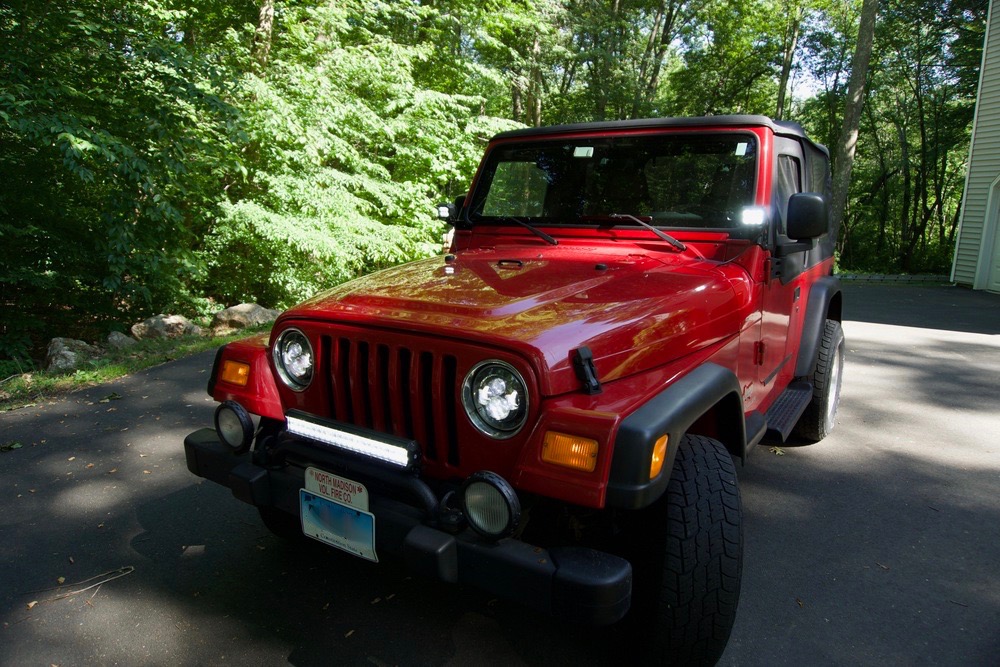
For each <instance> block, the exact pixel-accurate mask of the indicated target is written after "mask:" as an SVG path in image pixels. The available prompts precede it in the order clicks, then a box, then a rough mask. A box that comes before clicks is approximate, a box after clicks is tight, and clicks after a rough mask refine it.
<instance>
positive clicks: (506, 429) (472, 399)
mask: <svg viewBox="0 0 1000 667" xmlns="http://www.w3.org/2000/svg"><path fill="white" fill-rule="evenodd" d="M462 405H463V406H464V407H465V412H466V414H467V415H468V416H469V419H470V420H471V421H472V423H473V424H474V425H475V427H476V428H478V429H479V430H480V431H482V432H483V433H485V434H486V435H488V436H490V437H493V438H497V439H500V440H502V439H504V438H510V437H512V436H513V435H515V434H516V433H517V432H518V431H520V430H521V427H522V426H524V422H525V420H526V419H527V418H528V390H527V385H525V383H524V378H522V377H521V374H520V373H518V372H517V371H516V370H515V369H514V367H513V366H511V365H510V364H508V363H506V362H503V361H497V360H491V361H484V362H482V363H480V364H477V365H476V366H475V367H474V368H473V369H472V370H471V371H469V374H468V375H466V376H465V382H464V383H463V385H462Z"/></svg>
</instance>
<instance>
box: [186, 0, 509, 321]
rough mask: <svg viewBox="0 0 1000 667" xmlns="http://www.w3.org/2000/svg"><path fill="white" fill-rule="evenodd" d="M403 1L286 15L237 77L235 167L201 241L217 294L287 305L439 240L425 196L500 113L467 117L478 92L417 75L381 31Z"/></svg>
mask: <svg viewBox="0 0 1000 667" xmlns="http://www.w3.org/2000/svg"><path fill="white" fill-rule="evenodd" d="M413 11H414V8H412V7H396V6H384V7H381V8H380V10H379V11H372V10H371V9H370V8H369V9H368V10H366V11H362V7H361V6H360V5H354V4H352V3H338V4H337V5H328V6H324V7H320V8H307V9H301V10H298V11H297V12H289V13H288V15H286V17H285V22H286V25H287V26H288V31H287V32H286V33H284V34H283V35H281V36H280V37H279V38H278V39H276V41H275V43H274V44H273V46H272V52H271V57H272V60H271V62H270V64H269V66H268V68H267V70H266V71H265V72H264V74H263V76H261V75H259V74H256V73H252V72H251V73H248V74H247V75H246V76H245V78H244V80H243V84H244V85H243V86H242V90H241V97H240V102H239V103H240V106H241V108H242V109H243V113H244V116H243V125H244V127H245V128H246V133H247V137H248V141H247V144H246V147H245V148H244V153H245V154H246V155H247V156H248V158H247V161H246V166H247V168H248V176H247V179H246V182H245V183H242V184H240V185H239V187H238V188H236V189H235V191H233V192H231V193H230V197H231V199H232V202H231V203H228V204H226V205H225V206H223V207H222V211H221V215H220V216H219V218H218V220H217V221H216V223H215V225H214V226H213V228H212V230H211V232H210V234H209V235H208V239H207V242H206V244H205V247H204V249H203V256H204V257H205V258H206V262H207V264H208V266H209V271H208V280H207V282H206V289H207V290H209V291H210V292H211V293H212V294H213V296H215V297H216V298H217V299H219V300H220V301H222V302H227V303H229V302H233V301H239V300H255V301H258V302H260V303H262V304H265V305H269V306H272V305H273V306H287V305H290V304H291V303H293V302H294V301H296V300H300V299H302V298H303V297H305V296H308V295H310V294H311V293H313V292H315V291H316V290H317V289H318V288H319V287H320V286H329V285H331V284H335V283H338V282H341V281H343V280H346V279H348V278H351V277H354V276H357V275H359V274H362V273H365V272H368V271H371V270H374V269H377V268H382V267H385V266H389V265H392V264H395V263H399V262H402V261H406V260H409V259H415V258H417V257H423V256H426V255H428V254H429V253H431V252H434V251H436V250H437V249H438V248H439V247H440V240H439V238H438V236H439V235H440V234H442V233H443V229H442V228H441V226H440V223H438V222H437V221H436V220H435V219H434V218H433V215H432V212H433V206H434V204H435V203H436V202H437V201H438V200H440V199H442V198H443V197H444V198H448V197H451V196H453V195H455V194H458V193H459V192H462V191H464V189H465V188H467V187H468V178H469V175H470V174H471V173H472V172H473V171H474V169H475V165H476V162H477V160H478V157H479V154H480V153H481V152H482V147H483V146H484V145H485V140H486V139H487V138H488V137H489V136H491V135H492V134H493V133H494V132H495V131H497V130H498V129H500V128H501V127H504V124H503V123H500V122H497V121H496V120H492V119H488V118H481V117H478V116H477V113H476V109H477V108H478V107H479V106H480V105H481V100H480V99H478V98H474V97H470V96H463V95H454V94H447V93H442V92H438V91H434V90H428V89H425V88H421V87H420V86H419V85H418V83H417V81H416V78H415V77H416V74H417V71H418V70H419V69H420V68H419V65H420V64H421V63H422V62H423V61H424V60H425V59H426V58H427V53H428V50H427V48H426V47H424V46H408V45H405V44H400V43H397V42H395V41H393V40H392V39H391V38H390V36H389V35H387V34H385V33H384V32H382V30H383V28H382V26H383V25H392V24H394V23H400V22H401V21H403V20H404V19H406V18H407V16H409V14H411V13H412V12H413ZM424 14H426V12H424ZM358 16H361V17H363V19H364V20H359V21H354V20H350V19H351V18H352V17H358ZM507 127H509V124H508V125H507Z"/></svg>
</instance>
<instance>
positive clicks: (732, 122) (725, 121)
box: [493, 115, 829, 155]
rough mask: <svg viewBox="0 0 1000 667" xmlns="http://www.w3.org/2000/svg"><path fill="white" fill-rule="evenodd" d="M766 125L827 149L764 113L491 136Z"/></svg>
mask: <svg viewBox="0 0 1000 667" xmlns="http://www.w3.org/2000/svg"><path fill="white" fill-rule="evenodd" d="M720 126H721V127H732V128H741V127H767V128H770V129H771V131H772V132H774V133H775V134H778V135H782V136H787V137H795V138H797V139H802V140H803V141H806V142H808V143H809V144H811V145H812V146H814V147H816V148H817V149H818V150H820V151H822V152H823V153H825V154H826V155H829V151H827V150H826V147H825V146H822V145H820V144H817V143H816V142H814V141H813V140H812V139H810V138H809V137H808V136H806V133H805V130H803V129H802V126H801V125H799V124H798V123H794V122H790V121H781V120H772V119H771V118H768V117H767V116H749V115H744V116H696V117H688V118H640V119H635V120H613V121H602V122H597V123H573V124H570V125H551V126H549V127H529V128H526V129H523V130H509V131H507V132H501V133H500V134H498V135H496V136H495V137H493V140H494V141H496V140H497V139H519V138H524V139H530V138H534V137H542V136H552V135H556V134H571V133H576V132H615V131H616V130H636V129H650V130H655V129H659V128H664V129H666V128H673V127H720Z"/></svg>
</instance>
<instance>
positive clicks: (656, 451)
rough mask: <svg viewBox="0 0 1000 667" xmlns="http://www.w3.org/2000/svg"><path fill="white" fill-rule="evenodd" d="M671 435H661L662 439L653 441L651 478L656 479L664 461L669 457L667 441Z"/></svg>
mask: <svg viewBox="0 0 1000 667" xmlns="http://www.w3.org/2000/svg"><path fill="white" fill-rule="evenodd" d="M669 439H670V438H669V436H666V435H664V436H660V439H659V440H657V441H656V442H654V443H653V456H652V457H650V459H649V478H650V479H654V478H655V477H656V476H657V475H659V474H660V471H661V470H663V462H664V461H665V460H666V458H667V441H668V440H669Z"/></svg>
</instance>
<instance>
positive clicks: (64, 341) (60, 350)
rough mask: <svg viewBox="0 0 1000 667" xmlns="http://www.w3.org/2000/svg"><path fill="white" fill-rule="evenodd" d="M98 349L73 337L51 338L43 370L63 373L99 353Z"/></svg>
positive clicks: (94, 357)
mask: <svg viewBox="0 0 1000 667" xmlns="http://www.w3.org/2000/svg"><path fill="white" fill-rule="evenodd" d="M100 353H101V351H100V349H98V348H96V347H94V346H93V345H88V344H87V343H85V342H83V341H82V340H74V339H73V338H53V339H52V340H51V341H50V342H49V349H48V351H47V352H46V354H45V370H47V371H50V372H54V373H64V372H66V371H72V370H75V369H76V368H78V367H79V366H80V365H81V364H84V363H86V362H87V361H90V360H92V359H96V358H97V356H98V355H100Z"/></svg>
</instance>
